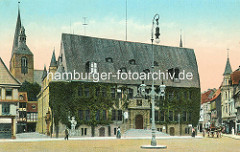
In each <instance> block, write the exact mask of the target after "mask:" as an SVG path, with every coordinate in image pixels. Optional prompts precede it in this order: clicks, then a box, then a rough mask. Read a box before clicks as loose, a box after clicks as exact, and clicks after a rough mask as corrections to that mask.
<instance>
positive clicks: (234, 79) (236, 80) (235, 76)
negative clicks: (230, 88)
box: [231, 68, 240, 85]
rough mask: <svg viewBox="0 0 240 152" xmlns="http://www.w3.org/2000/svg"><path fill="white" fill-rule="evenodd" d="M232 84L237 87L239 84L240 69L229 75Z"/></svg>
mask: <svg viewBox="0 0 240 152" xmlns="http://www.w3.org/2000/svg"><path fill="white" fill-rule="evenodd" d="M231 80H232V84H236V85H238V84H239V82H240V68H239V69H237V70H236V71H234V72H233V73H232V74H231Z"/></svg>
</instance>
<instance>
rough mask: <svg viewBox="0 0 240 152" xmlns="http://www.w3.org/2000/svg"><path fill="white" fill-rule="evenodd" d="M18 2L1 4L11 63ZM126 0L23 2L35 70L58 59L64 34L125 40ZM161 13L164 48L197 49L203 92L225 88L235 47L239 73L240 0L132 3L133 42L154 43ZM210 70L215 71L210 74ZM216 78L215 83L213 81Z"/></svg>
mask: <svg viewBox="0 0 240 152" xmlns="http://www.w3.org/2000/svg"><path fill="white" fill-rule="evenodd" d="M17 2H18V1H17V0H0V33H1V34H0V56H1V57H2V58H3V60H4V61H5V63H6V64H7V65H8V63H9V59H10V54H11V47H12V41H13V35H14V28H15V24H16V18H17V8H18V5H17ZM125 3H126V0H34V1H33V0H21V4H20V10H21V18H22V22H23V25H24V26H25V29H26V34H27V44H28V46H29V48H30V49H31V50H32V52H33V53H34V55H35V68H37V69H42V68H43V65H44V64H46V65H47V66H48V65H49V62H50V58H51V53H52V50H53V48H54V47H55V48H56V54H57V55H58V52H59V47H60V41H61V33H63V32H65V33H66V32H67V33H69V32H70V22H71V33H72V32H73V31H74V33H75V34H84V30H83V29H84V28H83V26H82V23H83V17H87V23H88V26H87V28H86V33H87V35H90V36H97V37H105V38H110V39H111V38H112V39H120V40H124V39H125ZM155 13H158V14H159V15H160V28H161V37H160V39H161V44H162V45H170V46H178V45H179V34H180V29H182V31H183V32H182V33H183V41H184V46H185V47H188V48H193V49H194V50H195V53H196V56H197V60H198V65H199V72H200V78H201V82H202V88H203V90H205V89H207V88H210V87H211V88H212V87H219V85H220V83H221V81H222V73H223V71H224V67H225V63H226V49H227V48H229V49H230V62H231V64H232V68H233V70H235V69H236V68H238V66H239V65H240V63H239V56H240V53H239V52H240V0H128V40H129V41H137V42H147V43H148V42H150V34H151V33H150V32H151V20H152V17H153V16H154V14H155ZM209 71H211V72H210V73H209ZM213 79H215V81H213Z"/></svg>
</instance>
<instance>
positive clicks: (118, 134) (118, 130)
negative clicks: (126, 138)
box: [117, 126, 121, 139]
mask: <svg viewBox="0 0 240 152" xmlns="http://www.w3.org/2000/svg"><path fill="white" fill-rule="evenodd" d="M117 138H118V139H120V138H121V130H120V126H118V128H117Z"/></svg>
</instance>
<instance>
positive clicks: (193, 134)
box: [192, 128, 195, 137]
mask: <svg viewBox="0 0 240 152" xmlns="http://www.w3.org/2000/svg"><path fill="white" fill-rule="evenodd" d="M192 137H195V129H194V128H192Z"/></svg>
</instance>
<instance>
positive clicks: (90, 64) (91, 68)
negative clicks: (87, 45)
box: [85, 61, 97, 73]
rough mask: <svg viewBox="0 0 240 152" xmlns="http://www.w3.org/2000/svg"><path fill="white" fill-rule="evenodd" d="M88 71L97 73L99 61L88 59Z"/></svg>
mask: <svg viewBox="0 0 240 152" xmlns="http://www.w3.org/2000/svg"><path fill="white" fill-rule="evenodd" d="M85 68H86V72H88V73H97V63H95V62H90V61H88V62H87V63H86V67H85Z"/></svg>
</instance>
